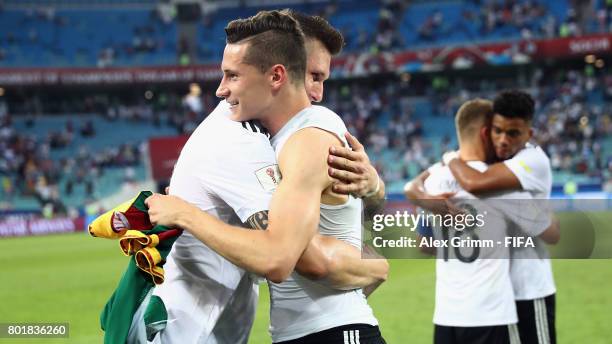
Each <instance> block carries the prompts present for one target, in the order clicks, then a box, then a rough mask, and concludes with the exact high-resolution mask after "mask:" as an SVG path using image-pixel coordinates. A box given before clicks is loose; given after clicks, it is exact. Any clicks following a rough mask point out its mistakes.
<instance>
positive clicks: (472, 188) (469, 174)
mask: <svg viewBox="0 0 612 344" xmlns="http://www.w3.org/2000/svg"><path fill="white" fill-rule="evenodd" d="M448 167H449V168H450V170H451V172H452V173H453V176H455V179H457V181H458V182H459V184H460V185H461V187H462V188H463V189H465V190H466V191H468V192H471V193H479V192H491V191H503V190H518V189H521V188H522V186H521V182H520V181H519V180H518V178H517V177H516V176H515V175H514V173H512V171H511V170H510V169H509V168H508V167H507V166H506V165H505V164H504V163H501V162H498V163H495V164H493V165H490V166H489V168H488V169H487V170H486V171H484V172H480V171H477V170H475V169H473V168H471V167H470V166H469V165H468V164H467V163H466V162H465V161H462V160H461V159H453V160H451V161H450V162H449V164H448Z"/></svg>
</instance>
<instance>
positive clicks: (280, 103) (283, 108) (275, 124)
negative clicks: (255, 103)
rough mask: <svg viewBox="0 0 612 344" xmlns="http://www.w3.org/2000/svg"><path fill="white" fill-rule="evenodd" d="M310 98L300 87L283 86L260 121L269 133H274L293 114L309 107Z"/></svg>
mask: <svg viewBox="0 0 612 344" xmlns="http://www.w3.org/2000/svg"><path fill="white" fill-rule="evenodd" d="M310 105H311V104H310V99H308V95H307V94H306V90H305V89H304V88H302V87H284V88H283V89H281V90H279V91H278V93H277V94H276V96H275V99H274V106H273V107H272V108H271V109H269V111H266V114H265V116H264V117H262V118H261V119H260V120H261V123H262V124H263V125H264V127H266V129H268V131H269V132H270V135H272V136H274V135H276V134H277V133H278V132H279V131H280V130H281V129H282V128H283V127H284V126H285V124H287V122H289V121H290V120H291V119H292V118H293V117H294V116H295V115H297V114H298V113H299V112H300V111H302V110H304V109H305V108H307V107H309V106H310Z"/></svg>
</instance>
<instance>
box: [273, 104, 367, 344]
mask: <svg viewBox="0 0 612 344" xmlns="http://www.w3.org/2000/svg"><path fill="white" fill-rule="evenodd" d="M309 127H315V128H320V129H323V130H325V131H327V132H330V133H332V134H334V135H335V136H337V137H338V138H339V139H340V140H341V141H342V142H343V143H344V145H345V146H348V144H347V142H346V139H345V138H344V133H345V132H346V131H347V130H346V126H345V125H344V122H342V119H340V117H338V115H336V114H335V113H334V112H333V111H331V110H329V109H327V108H325V107H322V106H316V105H313V106H310V107H308V108H306V109H304V110H302V111H301V112H299V113H298V114H297V115H295V116H294V117H293V118H292V119H291V120H290V121H289V122H287V124H285V126H283V128H282V129H281V130H280V131H279V132H278V133H277V134H276V135H275V136H274V137H273V138H272V141H271V142H272V145H273V147H274V150H275V151H276V154H277V156H278V155H279V154H280V151H281V150H282V147H283V145H284V144H285V142H286V141H287V139H288V138H289V137H290V136H291V135H293V134H294V133H295V132H297V131H298V130H301V129H303V128H309ZM361 211H362V204H361V200H360V199H356V198H353V197H349V199H348V201H347V202H346V203H345V204H342V205H325V204H321V209H320V212H321V215H320V222H319V233H321V234H323V235H329V236H334V237H336V238H338V239H340V240H343V241H346V242H348V243H350V244H352V245H354V246H355V247H358V248H359V247H360V245H361ZM268 284H269V286H270V298H271V305H270V307H271V309H270V322H271V324H270V333H271V335H272V341H273V342H279V341H286V340H291V339H295V338H300V337H303V336H306V335H309V334H312V333H317V332H320V331H323V330H326V329H330V328H333V327H337V326H342V325H348V324H370V325H378V322H377V321H376V318H375V317H374V315H373V313H372V309H371V308H370V306H369V305H368V303H367V301H366V298H365V296H364V295H363V292H362V291H361V289H357V290H350V291H341V290H334V289H331V288H329V287H327V286H324V285H321V284H319V283H316V282H313V281H310V280H308V279H306V278H304V277H302V276H300V275H299V274H298V273H296V272H294V273H292V274H291V276H290V277H289V278H288V279H287V280H286V281H284V282H283V283H278V284H277V283H271V282H269V283H268Z"/></svg>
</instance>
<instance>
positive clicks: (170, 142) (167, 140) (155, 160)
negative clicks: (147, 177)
mask: <svg viewBox="0 0 612 344" xmlns="http://www.w3.org/2000/svg"><path fill="white" fill-rule="evenodd" d="M188 138H189V137H188V136H173V137H157V138H153V139H150V140H149V158H150V159H151V169H152V175H153V179H154V180H156V181H163V180H170V177H171V176H172V170H174V165H175V164H176V160H177V159H178V157H179V154H181V150H182V149H183V146H184V145H185V142H187V139H188Z"/></svg>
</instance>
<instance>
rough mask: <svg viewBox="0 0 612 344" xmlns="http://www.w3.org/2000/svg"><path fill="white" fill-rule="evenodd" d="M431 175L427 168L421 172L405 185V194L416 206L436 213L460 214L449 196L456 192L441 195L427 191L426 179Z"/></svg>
mask: <svg viewBox="0 0 612 344" xmlns="http://www.w3.org/2000/svg"><path fill="white" fill-rule="evenodd" d="M427 177H429V172H428V171H427V170H425V171H423V172H421V174H419V175H418V176H416V177H415V178H414V179H412V180H411V181H409V182H408V183H406V185H404V196H406V199H408V200H410V201H411V202H412V203H413V204H415V205H416V206H419V207H421V208H423V209H425V210H429V211H431V212H433V213H436V214H442V215H445V214H459V213H461V210H460V209H457V208H456V207H455V206H454V205H453V204H452V203H451V202H450V201H449V198H451V197H453V196H454V195H455V193H454V192H445V193H442V194H439V195H430V194H428V193H427V192H426V191H425V180H426V179H427Z"/></svg>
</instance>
